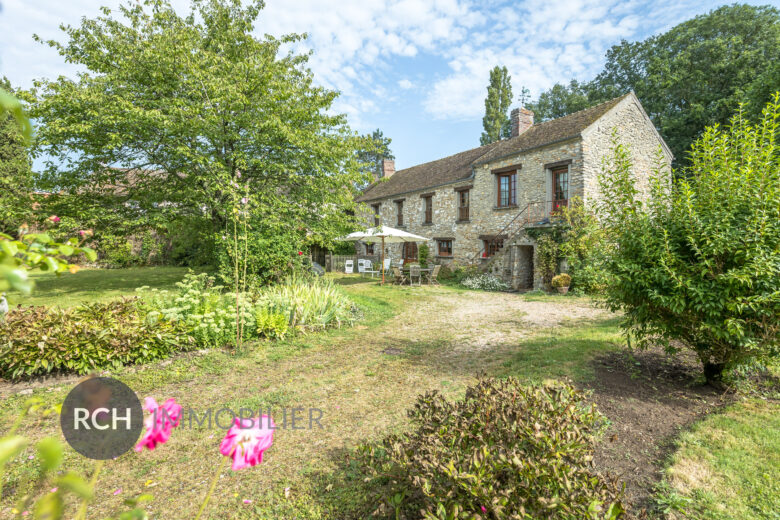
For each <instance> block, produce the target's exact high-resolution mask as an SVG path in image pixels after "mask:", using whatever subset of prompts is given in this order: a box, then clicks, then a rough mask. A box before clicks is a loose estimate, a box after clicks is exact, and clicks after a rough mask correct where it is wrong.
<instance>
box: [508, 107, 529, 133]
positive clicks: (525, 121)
mask: <svg viewBox="0 0 780 520" xmlns="http://www.w3.org/2000/svg"><path fill="white" fill-rule="evenodd" d="M509 119H510V122H511V125H512V137H517V136H518V135H520V134H522V133H523V132H525V131H526V130H528V129H529V128H531V127H532V126H534V113H533V112H532V111H530V110H528V109H527V108H515V109H513V110H512V112H511V113H510V114H509Z"/></svg>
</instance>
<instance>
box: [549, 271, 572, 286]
mask: <svg viewBox="0 0 780 520" xmlns="http://www.w3.org/2000/svg"><path fill="white" fill-rule="evenodd" d="M550 285H552V286H553V287H555V288H556V289H557V288H558V287H568V286H570V285H571V276H569V275H568V274H566V273H561V274H559V275H555V276H553V279H552V281H551V282H550Z"/></svg>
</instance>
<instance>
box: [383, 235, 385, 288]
mask: <svg viewBox="0 0 780 520" xmlns="http://www.w3.org/2000/svg"><path fill="white" fill-rule="evenodd" d="M384 284H385V237H382V285H384Z"/></svg>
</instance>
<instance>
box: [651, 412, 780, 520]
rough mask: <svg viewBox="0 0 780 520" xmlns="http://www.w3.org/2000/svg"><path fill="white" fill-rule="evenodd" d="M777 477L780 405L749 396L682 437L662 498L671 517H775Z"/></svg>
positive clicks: (779, 493)
mask: <svg viewBox="0 0 780 520" xmlns="http://www.w3.org/2000/svg"><path fill="white" fill-rule="evenodd" d="M779 476H780V406H778V403H776V402H769V401H764V400H748V401H744V402H741V403H738V404H735V405H732V406H730V407H728V408H727V409H725V410H723V411H721V412H719V413H714V414H712V415H710V416H709V417H707V418H706V419H704V420H703V421H701V422H700V423H698V424H696V425H695V426H694V427H693V428H691V430H690V431H687V432H685V433H683V434H682V435H681V436H680V439H679V440H678V443H677V451H676V452H675V454H674V456H673V457H672V460H671V464H670V466H669V468H668V469H667V470H666V475H665V477H666V478H665V485H664V486H663V487H662V490H663V492H662V493H661V496H660V498H661V502H662V503H663V505H664V507H665V508H666V509H668V510H669V511H670V513H672V515H673V516H674V517H681V518H683V517H684V518H697V519H702V520H703V519H711V520H726V519H730V518H761V519H766V520H770V519H777V518H779V517H780V516H779V513H778V512H780V478H779Z"/></svg>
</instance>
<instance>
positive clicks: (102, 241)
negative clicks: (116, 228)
mask: <svg viewBox="0 0 780 520" xmlns="http://www.w3.org/2000/svg"><path fill="white" fill-rule="evenodd" d="M96 248H97V250H98V251H100V254H99V261H100V263H101V264H103V265H106V266H108V267H131V266H134V265H140V264H141V263H142V261H141V258H140V257H139V256H137V255H134V254H133V246H132V244H131V243H130V241H129V240H127V238H125V237H122V236H117V235H111V234H101V235H100V236H98V237H97V239H96Z"/></svg>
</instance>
